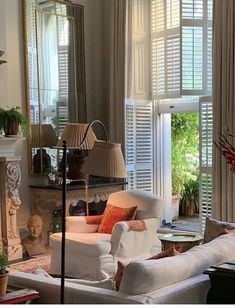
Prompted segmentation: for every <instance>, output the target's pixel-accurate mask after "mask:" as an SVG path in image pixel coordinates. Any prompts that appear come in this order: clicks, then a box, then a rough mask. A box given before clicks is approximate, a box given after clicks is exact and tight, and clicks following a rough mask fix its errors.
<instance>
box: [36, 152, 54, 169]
mask: <svg viewBox="0 0 235 308" xmlns="http://www.w3.org/2000/svg"><path fill="white" fill-rule="evenodd" d="M50 166H51V157H50V155H49V154H48V153H47V152H46V150H45V149H38V150H37V153H36V154H35V155H34V157H33V173H34V174H40V173H46V172H47V171H48V170H49V168H50Z"/></svg>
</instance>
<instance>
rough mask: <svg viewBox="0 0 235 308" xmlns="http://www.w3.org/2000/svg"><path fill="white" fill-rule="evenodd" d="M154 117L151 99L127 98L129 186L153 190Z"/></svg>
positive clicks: (130, 187)
mask: <svg viewBox="0 0 235 308" xmlns="http://www.w3.org/2000/svg"><path fill="white" fill-rule="evenodd" d="M152 125H153V118H152V103H151V102H149V101H142V102H140V101H134V100H126V130H125V131H126V165H127V171H128V188H129V189H133V188H138V189H143V190H147V191H153V130H152Z"/></svg>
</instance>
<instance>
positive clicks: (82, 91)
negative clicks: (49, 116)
mask: <svg viewBox="0 0 235 308" xmlns="http://www.w3.org/2000/svg"><path fill="white" fill-rule="evenodd" d="M21 1H22V22H23V52H24V76H25V100H26V115H27V119H28V120H29V124H30V127H31V124H35V123H31V118H30V79H29V57H28V40H27V17H26V6H27V3H26V2H27V0H21ZM31 1H35V3H36V1H37V0H31ZM48 2H54V3H58V4H64V5H67V6H72V7H76V8H79V10H80V16H81V22H80V23H79V25H80V27H81V30H80V38H79V57H78V58H77V59H76V61H77V63H78V65H79V77H77V78H78V79H79V86H78V87H77V88H76V97H77V105H79V103H81V104H84V105H85V106H86V80H85V39H84V7H83V5H79V4H75V3H72V2H71V0H48ZM35 12H36V10H35ZM35 35H36V34H35ZM37 65H38V64H37ZM38 91H40V88H39V84H38ZM39 97H40V95H39V96H38V104H40V98H39ZM78 109H79V107H78V106H77V111H78ZM77 113H78V112H77ZM85 113H86V107H85ZM86 116H87V115H86V114H85V115H84V114H83V115H82V117H83V118H79V114H77V115H76V121H74V120H73V122H86V120H87V119H86ZM68 122H70V121H69V113H68ZM39 124H43V123H39ZM30 139H31V128H30V129H29V136H28V137H27V145H28V175H30V176H40V175H45V173H37V174H34V173H33V168H32V167H33V165H32V160H33V159H32V158H33V155H32V146H31V140H30ZM41 149H42V147H41ZM57 165H58V161H57Z"/></svg>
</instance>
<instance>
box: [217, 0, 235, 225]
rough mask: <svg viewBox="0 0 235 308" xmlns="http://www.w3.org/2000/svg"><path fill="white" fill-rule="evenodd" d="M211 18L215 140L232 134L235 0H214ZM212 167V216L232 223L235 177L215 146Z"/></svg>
mask: <svg viewBox="0 0 235 308" xmlns="http://www.w3.org/2000/svg"><path fill="white" fill-rule="evenodd" d="M213 18H214V20H213V23H214V29H213V139H214V140H218V133H222V132H223V131H224V129H225V127H226V126H227V127H228V128H229V129H230V130H231V132H235V100H234V99H235V1H234V0H223V1H222V0H214V17H213ZM232 142H233V144H235V139H234V140H232ZM212 167H213V168H212V178H213V188H212V217H213V218H216V219H219V220H225V221H235V189H234V188H235V186H234V184H235V178H234V177H235V175H234V174H233V173H232V171H231V170H230V169H229V166H226V161H225V159H224V158H223V157H222V155H221V153H220V152H219V150H217V149H216V148H215V147H214V149H213V162H212Z"/></svg>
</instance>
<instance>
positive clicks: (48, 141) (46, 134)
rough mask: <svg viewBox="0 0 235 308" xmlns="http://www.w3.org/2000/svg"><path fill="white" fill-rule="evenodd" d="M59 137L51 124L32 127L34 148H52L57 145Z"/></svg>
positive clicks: (32, 144)
mask: <svg viewBox="0 0 235 308" xmlns="http://www.w3.org/2000/svg"><path fill="white" fill-rule="evenodd" d="M57 141H58V137H57V136H56V133H55V130H54V129H53V127H52V125H51V124H32V125H31V146H32V148H41V147H44V148H46V147H50V146H54V145H56V143H57Z"/></svg>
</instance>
